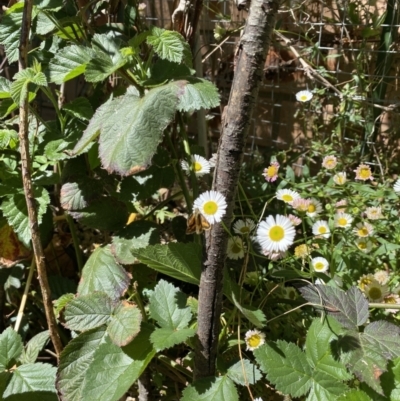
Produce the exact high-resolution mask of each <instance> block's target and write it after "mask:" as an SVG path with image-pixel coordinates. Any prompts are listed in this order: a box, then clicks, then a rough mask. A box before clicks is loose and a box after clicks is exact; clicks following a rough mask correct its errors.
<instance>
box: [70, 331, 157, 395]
mask: <svg viewBox="0 0 400 401" xmlns="http://www.w3.org/2000/svg"><path fill="white" fill-rule="evenodd" d="M152 330H153V327H152V326H150V325H149V324H146V323H143V324H142V328H141V331H140V333H139V334H138V336H137V337H136V338H135V339H134V340H133V341H132V342H131V343H129V344H128V345H127V346H125V347H123V348H120V347H118V346H116V345H115V344H113V343H112V342H111V341H110V339H106V341H105V342H104V344H102V345H100V346H99V347H98V349H97V350H96V353H95V356H94V359H93V361H92V363H91V364H90V367H89V369H88V370H87V372H86V374H85V376H86V380H85V383H84V389H83V392H82V397H81V398H79V400H96V401H117V400H119V399H120V398H121V397H122V396H123V395H124V394H125V393H126V392H127V390H128V389H129V388H130V387H131V385H132V384H133V383H134V382H135V381H136V380H137V379H138V378H139V376H140V375H141V374H142V372H143V371H144V369H145V368H146V366H147V365H148V363H149V362H150V361H151V359H152V358H153V357H154V355H155V353H156V351H155V350H154V349H153V347H152V345H151V343H150V340H149V338H150V336H151V332H152ZM68 401H75V399H74V400H72V399H71V400H70V399H69V398H68ZM76 401H78V398H76Z"/></svg>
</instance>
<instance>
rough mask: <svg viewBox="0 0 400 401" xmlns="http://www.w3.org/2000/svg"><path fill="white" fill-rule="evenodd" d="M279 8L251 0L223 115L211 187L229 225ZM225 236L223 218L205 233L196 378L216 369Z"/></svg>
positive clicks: (268, 0)
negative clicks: (220, 200) (221, 197)
mask: <svg viewBox="0 0 400 401" xmlns="http://www.w3.org/2000/svg"><path fill="white" fill-rule="evenodd" d="M278 8H279V0H252V1H251V5H250V12H249V17H248V19H247V23H246V27H245V31H244V34H243V36H242V38H241V40H240V44H239V49H238V62H237V66H236V71H235V76H234V79H233V84H232V88H231V93H230V97H229V102H228V106H227V108H226V109H225V111H224V116H223V121H222V132H221V139H220V144H219V148H218V160H217V165H216V168H215V175H214V185H213V189H215V190H216V191H219V192H221V193H222V194H223V195H224V196H225V197H226V201H227V204H228V207H227V211H226V215H225V216H224V218H223V222H224V224H225V225H226V226H227V227H229V226H230V224H231V220H232V213H233V207H234V200H235V194H236V188H237V186H238V181H239V172H240V167H241V165H242V162H243V154H244V147H245V144H246V139H247V135H248V132H249V129H250V122H251V118H252V115H253V110H254V106H255V104H256V100H257V96H258V89H259V86H260V83H261V80H262V75H263V66H264V62H265V58H266V53H267V50H268V47H269V44H270V40H271V35H272V31H273V28H274V24H275V16H276V14H277V11H278ZM227 240H228V236H227V234H226V232H225V231H224V229H223V227H222V225H221V224H216V225H214V226H213V228H212V230H211V231H210V232H209V234H208V236H207V243H206V255H205V257H206V261H205V263H204V266H203V270H202V274H201V279H200V293H199V314H198V331H197V335H198V340H199V343H198V346H197V349H196V355H195V364H194V365H195V366H194V377H195V380H196V379H199V378H202V377H206V376H214V375H215V360H216V356H217V347H218V335H219V331H220V314H221V310H222V280H223V267H224V260H225V254H226V247H227Z"/></svg>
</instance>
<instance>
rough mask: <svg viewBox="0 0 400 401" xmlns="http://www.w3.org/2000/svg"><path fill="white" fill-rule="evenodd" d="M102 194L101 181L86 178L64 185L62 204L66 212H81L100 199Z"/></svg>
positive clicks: (61, 192) (62, 188)
mask: <svg viewBox="0 0 400 401" xmlns="http://www.w3.org/2000/svg"><path fill="white" fill-rule="evenodd" d="M101 193H102V185H101V182H100V181H97V180H94V179H90V178H87V177H86V178H85V179H80V180H78V181H76V182H67V183H65V184H63V186H62V187H61V191H60V195H61V198H60V203H61V206H62V207H63V209H64V210H80V209H84V208H85V207H87V206H89V204H90V202H92V201H94V200H95V199H97V198H99V197H100V196H101Z"/></svg>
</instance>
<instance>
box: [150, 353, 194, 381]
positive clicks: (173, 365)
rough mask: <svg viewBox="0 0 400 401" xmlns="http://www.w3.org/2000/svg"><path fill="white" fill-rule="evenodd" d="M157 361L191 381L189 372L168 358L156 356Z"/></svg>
mask: <svg viewBox="0 0 400 401" xmlns="http://www.w3.org/2000/svg"><path fill="white" fill-rule="evenodd" d="M157 359H158V360H159V361H161V362H162V363H164V364H165V365H167V366H168V367H170V368H173V369H175V370H177V371H178V372H179V373H182V374H184V375H185V376H186V377H187V378H189V379H192V374H191V372H189V371H188V370H187V369H185V368H184V367H183V366H181V365H179V364H178V363H176V362H175V361H173V360H172V359H170V358H168V357H167V356H165V355H162V354H160V355H157Z"/></svg>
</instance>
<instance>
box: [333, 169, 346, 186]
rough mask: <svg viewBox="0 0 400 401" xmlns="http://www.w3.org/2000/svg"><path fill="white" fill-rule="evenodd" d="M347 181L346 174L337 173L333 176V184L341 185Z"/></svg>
mask: <svg viewBox="0 0 400 401" xmlns="http://www.w3.org/2000/svg"><path fill="white" fill-rule="evenodd" d="M346 181H347V178H346V173H345V172H342V173H337V174H335V175H334V176H333V182H334V183H335V184H337V185H343V184H344V183H345V182H346Z"/></svg>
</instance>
